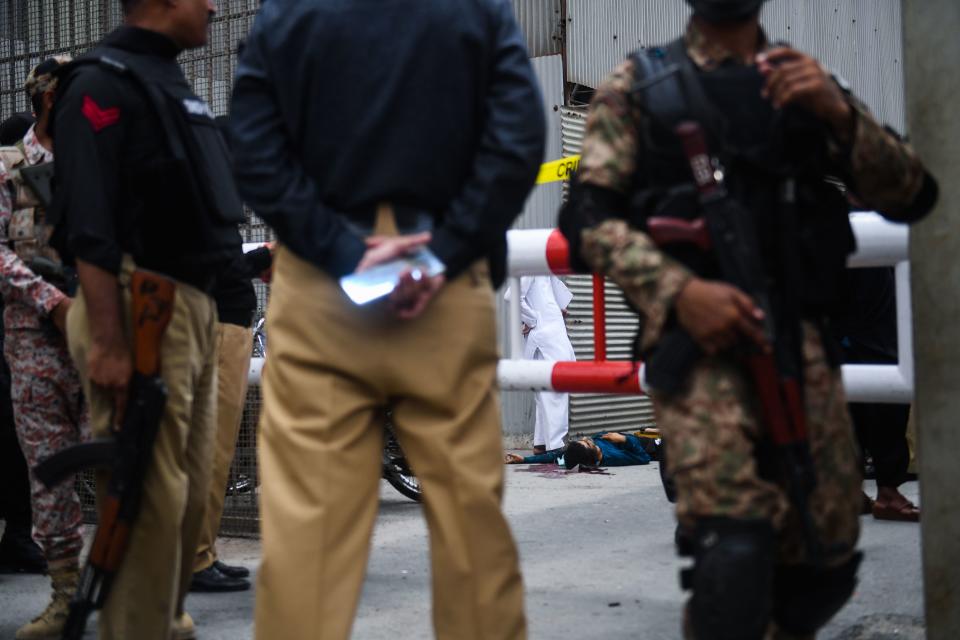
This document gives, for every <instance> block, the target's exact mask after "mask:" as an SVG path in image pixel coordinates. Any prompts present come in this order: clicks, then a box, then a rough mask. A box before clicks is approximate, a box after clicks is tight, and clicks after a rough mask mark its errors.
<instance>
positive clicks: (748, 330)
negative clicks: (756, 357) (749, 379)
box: [674, 278, 770, 355]
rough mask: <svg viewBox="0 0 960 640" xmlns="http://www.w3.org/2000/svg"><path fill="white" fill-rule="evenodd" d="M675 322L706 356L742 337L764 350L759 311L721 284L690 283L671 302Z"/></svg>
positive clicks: (765, 346)
mask: <svg viewBox="0 0 960 640" xmlns="http://www.w3.org/2000/svg"><path fill="white" fill-rule="evenodd" d="M674 308H675V309H676V311H677V319H678V320H679V321H680V324H681V325H682V326H683V328H684V329H686V330H687V332H688V333H689V334H690V336H691V337H692V338H693V339H694V340H695V341H696V342H697V344H699V345H700V347H701V348H702V349H703V350H704V351H705V352H706V353H707V354H709V355H714V354H716V353H718V352H720V351H723V350H725V349H729V348H730V347H733V346H734V345H736V344H737V342H739V341H740V339H741V338H742V337H745V338H747V339H748V340H750V341H751V342H753V343H755V344H756V345H757V346H759V347H760V348H762V349H764V350H769V349H770V345H769V343H768V342H767V339H766V337H765V336H764V333H763V311H762V310H761V309H760V308H759V307H757V305H755V304H754V303H753V300H751V299H750V296H748V295H747V294H745V293H743V292H742V291H740V290H739V289H737V288H736V287H734V286H731V285H729V284H726V283H725V282H712V281H708V280H701V279H700V278H693V279H691V280H690V281H689V282H688V283H687V284H686V285H685V286H684V287H683V289H682V290H681V291H680V294H679V295H678V296H677V299H676V301H675V302H674Z"/></svg>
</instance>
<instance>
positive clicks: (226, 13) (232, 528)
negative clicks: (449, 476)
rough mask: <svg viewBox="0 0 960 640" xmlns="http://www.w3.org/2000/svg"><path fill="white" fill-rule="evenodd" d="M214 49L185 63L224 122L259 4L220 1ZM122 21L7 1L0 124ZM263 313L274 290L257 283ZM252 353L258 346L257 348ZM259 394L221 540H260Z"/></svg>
mask: <svg viewBox="0 0 960 640" xmlns="http://www.w3.org/2000/svg"><path fill="white" fill-rule="evenodd" d="M217 5H218V9H219V11H218V13H217V15H216V17H215V18H214V19H213V24H212V25H211V31H210V42H209V44H208V45H207V46H206V47H204V48H202V49H197V50H195V51H190V52H187V53H184V54H183V56H182V57H181V59H180V62H181V64H182V65H183V68H184V71H185V72H186V75H187V78H188V79H189V80H190V81H191V82H192V83H193V87H194V90H195V91H196V92H197V94H198V95H200V96H201V97H202V98H204V99H205V100H207V102H208V103H209V104H210V106H211V108H212V109H213V111H214V113H216V114H217V115H221V114H225V113H226V112H227V108H228V105H229V101H230V89H231V86H232V84H233V71H234V68H235V66H236V56H237V46H238V44H239V42H240V41H241V40H242V39H243V38H244V36H245V35H246V34H247V32H248V31H249V30H250V26H251V24H252V22H253V18H254V16H255V15H256V12H257V10H258V9H259V7H260V0H219V1H218V3H217ZM121 19H122V15H121V11H120V2H119V1H118V0H6V2H5V4H4V5H3V8H2V9H0V120H2V119H5V118H7V117H9V116H11V115H13V114H14V113H17V112H21V111H28V110H29V109H30V107H29V103H28V100H27V96H26V94H25V93H24V91H23V84H24V81H25V80H26V77H27V74H29V73H30V70H31V69H32V68H33V67H34V66H36V65H37V64H39V63H40V62H42V61H43V60H45V59H46V58H48V57H50V56H52V55H54V54H60V53H70V54H72V55H74V56H77V55H80V54H82V53H84V52H85V51H87V50H89V49H91V48H92V47H93V46H94V45H96V43H97V42H99V41H100V40H101V39H102V38H103V36H104V35H106V34H107V33H108V32H109V31H110V30H111V29H113V28H114V27H116V26H117V25H119V24H120V22H121ZM242 234H243V236H244V240H245V241H247V242H263V241H267V240H270V239H271V234H270V230H269V229H268V228H267V227H266V225H264V224H263V223H262V221H260V220H259V219H257V218H256V217H255V216H252V215H251V216H249V217H248V222H247V224H245V225H244V226H243V228H242ZM255 286H256V288H257V296H258V298H259V301H260V309H259V310H258V317H259V316H260V315H261V314H262V313H263V310H264V308H265V304H266V298H267V293H268V288H267V287H266V286H265V285H263V284H261V283H257V284H256V285H255ZM251 348H252V345H251ZM259 413H260V390H259V388H253V389H251V390H250V393H249V395H248V397H247V403H246V407H245V409H244V412H243V423H242V425H241V427H240V437H239V441H238V443H237V453H236V456H235V458H234V461H233V467H232V469H231V471H230V481H229V485H228V489H227V498H226V506H225V509H224V514H223V521H222V525H221V532H222V533H224V534H229V535H245V536H255V535H257V532H258V513H257V500H256V490H255V487H256V482H257V480H256V479H257V469H256V423H257V419H258V416H259ZM77 483H78V490H79V494H80V497H81V500H82V501H83V505H84V511H85V514H86V516H87V518H88V519H90V520H92V519H94V518H95V517H96V513H95V509H94V500H95V492H94V489H93V486H94V483H93V476H92V474H86V475H84V476H83V477H81V478H79V479H78V481H77Z"/></svg>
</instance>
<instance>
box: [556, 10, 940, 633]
mask: <svg viewBox="0 0 960 640" xmlns="http://www.w3.org/2000/svg"><path fill="white" fill-rule="evenodd" d="M677 1H679V0H677ZM688 4H690V5H692V7H693V17H692V19H691V21H690V23H689V25H688V27H687V30H686V33H685V34H684V36H683V37H682V38H680V39H677V40H676V41H674V42H673V43H670V44H668V45H666V46H662V47H651V48H649V49H646V50H642V51H638V52H636V53H634V54H632V55H631V56H630V57H629V58H628V60H626V61H625V62H624V63H623V64H621V65H620V66H619V67H617V69H615V70H614V72H613V73H612V74H611V75H610V76H608V78H607V79H606V80H605V81H604V82H603V83H602V84H601V85H600V86H599V87H598V89H597V92H596V95H595V97H594V99H593V102H592V104H591V111H590V115H589V118H588V121H587V131H586V136H585V139H584V148H583V157H582V159H581V162H580V173H579V176H578V179H577V181H576V184H575V185H574V187H573V189H572V192H571V198H570V201H569V205H568V206H567V207H566V208H565V209H564V211H563V212H562V213H561V216H560V226H561V229H562V230H563V232H564V234H565V236H566V237H567V239H568V240H569V241H570V243H571V257H572V259H573V262H574V263H575V265H576V266H577V267H578V269H580V270H582V271H597V272H601V273H603V274H605V275H606V276H608V277H610V278H611V279H612V280H614V281H615V282H616V283H617V284H618V285H620V286H621V287H622V288H623V290H624V293H625V294H626V297H627V298H628V299H629V301H630V302H631V303H632V304H633V306H634V307H635V308H636V309H637V311H638V312H639V314H640V318H641V325H640V333H639V336H638V340H637V353H638V356H639V358H640V359H642V360H643V361H644V362H645V364H646V374H645V378H646V382H647V384H648V385H649V386H650V387H652V389H653V393H652V396H653V399H654V403H655V406H656V412H657V421H658V426H659V427H660V428H661V430H662V432H663V435H664V439H665V442H666V445H667V449H668V454H669V455H668V456H667V461H668V463H667V464H668V470H669V472H670V474H671V476H672V478H673V480H674V482H675V485H676V502H677V518H678V521H679V524H680V528H681V531H682V532H684V534H685V535H683V536H680V541H681V542H682V543H683V544H682V545H681V549H680V551H681V553H682V554H683V555H686V556H689V557H691V558H692V566H690V567H689V568H688V569H686V570H684V572H683V574H682V578H683V584H684V587H685V588H686V589H688V590H690V591H691V597H690V600H689V601H688V604H687V608H686V613H685V625H684V627H685V636H686V637H687V638H694V639H696V640H761V639H762V638H776V639H786V638H791V639H795V638H812V637H814V636H815V635H816V633H817V631H818V630H819V629H820V628H821V627H823V626H824V625H825V624H826V623H827V622H828V621H829V620H830V619H831V618H832V617H833V615H834V614H836V612H837V611H839V610H840V608H841V607H842V606H843V605H844V603H845V602H846V601H847V599H848V598H849V597H850V596H851V594H852V593H853V591H854V588H855V586H856V575H857V567H858V564H859V562H860V554H859V553H858V552H857V551H856V543H857V538H858V534H859V524H858V516H859V511H860V507H861V494H860V483H861V474H860V468H859V464H858V456H857V450H856V443H855V440H854V437H853V432H852V429H851V426H850V418H849V415H848V413H847V408H846V401H845V398H844V390H843V383H842V380H841V376H840V370H839V364H840V359H839V358H838V355H839V353H838V351H837V349H836V345H835V344H834V343H833V341H832V336H831V334H830V331H828V330H827V329H828V325H829V322H830V319H831V317H832V316H833V314H834V313H835V309H836V307H837V303H838V302H840V301H841V298H842V291H841V290H840V288H839V283H840V282H841V281H842V279H843V273H844V272H843V270H844V268H845V265H846V259H847V256H848V254H849V253H850V252H851V251H852V250H853V247H854V241H853V234H852V232H851V228H850V224H849V220H848V216H847V214H848V206H847V197H846V196H847V193H850V194H853V195H855V196H856V198H857V199H858V200H860V201H861V202H862V203H864V204H865V205H866V206H868V207H869V208H870V209H873V210H876V211H878V212H880V213H881V214H883V215H884V216H885V217H887V218H889V219H891V220H894V221H900V222H912V221H915V220H918V219H920V218H922V217H923V216H924V215H926V214H927V213H928V212H929V211H930V210H931V208H932V207H933V204H934V202H935V201H936V197H937V188H936V183H935V182H934V180H933V178H932V177H931V176H930V175H929V174H928V173H927V172H926V171H925V169H924V167H923V165H922V164H921V163H920V161H919V160H918V159H917V158H916V156H915V155H914V153H913V151H912V150H911V149H910V148H909V147H908V146H907V145H905V144H904V143H903V142H902V141H901V140H900V139H899V137H898V136H897V135H896V134H894V133H892V132H891V131H889V130H888V129H886V128H884V127H882V126H880V125H879V124H878V123H877V121H876V120H874V118H873V117H872V116H871V115H870V113H869V111H868V110H867V108H866V107H865V106H864V105H863V104H862V103H861V102H860V101H859V100H857V99H856V98H855V97H854V96H853V95H852V94H851V93H850V91H849V90H848V89H846V88H845V87H843V86H842V85H841V83H840V82H838V81H837V80H835V79H834V78H833V77H832V76H831V75H830V74H829V72H827V71H826V70H825V69H824V67H823V66H822V65H821V64H820V63H819V62H818V61H817V60H816V59H814V58H812V57H810V56H809V55H806V54H804V53H802V52H800V51H798V50H796V49H794V48H792V47H790V46H789V45H772V44H771V43H769V42H768V41H767V38H766V36H765V34H764V32H763V30H762V29H761V28H760V24H759V13H760V9H761V5H762V4H763V0H688Z"/></svg>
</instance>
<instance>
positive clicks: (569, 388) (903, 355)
mask: <svg viewBox="0 0 960 640" xmlns="http://www.w3.org/2000/svg"><path fill="white" fill-rule="evenodd" d="M850 222H851V223H852V225H853V231H854V235H855V236H856V238H857V251H856V253H855V254H854V255H853V256H851V257H850V260H849V262H848V264H849V266H851V267H877V266H889V265H896V267H897V268H896V276H897V277H896V283H897V332H898V338H899V349H900V352H899V364H897V365H846V366H844V367H843V380H844V385H845V387H846V390H847V398H848V399H849V400H851V401H853V402H895V403H906V402H910V401H911V399H912V397H913V331H912V318H911V313H910V276H909V274H910V267H909V263H908V262H907V260H908V259H909V255H908V240H909V231H908V229H907V227H906V226H904V225H898V224H894V223H891V222H887V221H886V220H884V219H883V218H882V217H881V216H879V215H877V214H875V213H854V214H851V215H850ZM507 242H508V246H509V250H508V273H509V274H510V276H511V277H512V278H513V279H512V280H511V283H512V286H513V287H514V289H513V290H514V291H516V292H517V294H516V295H513V296H511V301H510V317H509V323H510V326H509V328H508V331H509V336H510V340H509V345H510V359H508V360H501V361H500V365H499V368H498V379H499V383H500V388H501V389H505V390H527V391H551V390H552V391H563V392H571V393H640V392H641V381H642V379H643V374H642V368H641V370H640V372H637V371H635V365H634V363H631V362H610V361H606V360H605V359H606V336H605V333H606V322H605V318H604V314H603V311H604V308H605V304H604V303H605V300H604V297H605V296H604V290H603V280H602V278H599V279H595V283H597V282H599V284H595V287H594V292H595V295H594V324H595V328H596V329H597V331H596V332H595V336H594V351H595V354H596V359H597V361H594V362H549V361H536V360H523V359H521V358H522V355H523V336H522V335H521V333H520V296H519V290H520V285H519V277H520V276H536V275H549V274H555V275H565V274H569V273H571V270H570V250H569V246H568V245H567V242H566V240H565V239H564V237H563V236H562V235H561V234H560V232H559V231H558V230H556V229H535V230H520V231H510V232H509V233H508V234H507ZM258 246H261V245H259V244H253V245H245V246H244V249H245V250H250V249H253V248H256V247H258ZM261 369H262V360H259V359H254V362H253V363H252V365H251V371H250V382H251V384H257V383H259V381H260V371H261Z"/></svg>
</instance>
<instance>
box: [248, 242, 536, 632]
mask: <svg viewBox="0 0 960 640" xmlns="http://www.w3.org/2000/svg"><path fill="white" fill-rule="evenodd" d="M273 273H274V275H273V284H272V287H271V297H270V307H269V312H268V314H267V325H268V327H267V333H268V335H269V336H270V346H269V356H268V357H269V361H268V364H267V366H266V369H265V378H264V386H263V394H264V411H263V414H262V418H261V423H260V441H259V447H258V449H259V456H260V458H259V460H260V471H261V481H262V493H261V513H262V541H263V563H262V565H261V568H260V572H259V574H258V584H257V603H256V637H257V638H258V640H301V639H302V640H307V639H309V640H331V639H345V638H348V637H349V635H350V629H351V626H352V623H353V618H354V615H355V612H356V608H357V601H358V599H359V596H360V591H361V587H362V584H363V580H364V574H365V571H366V565H367V559H368V555H369V547H370V537H371V532H372V528H373V524H374V520H375V519H376V515H377V507H378V490H379V486H380V465H381V451H382V447H383V424H384V416H383V409H384V407H386V406H388V405H389V406H391V407H392V408H393V417H394V420H395V423H396V428H397V432H398V436H399V439H400V443H401V446H402V447H403V449H404V451H405V452H406V454H407V457H408V460H409V461H410V463H411V466H412V468H413V470H414V472H415V473H416V475H417V477H418V478H419V479H420V482H421V483H422V485H423V490H424V513H425V515H426V518H427V525H428V527H429V530H430V557H431V562H432V577H433V623H434V628H435V631H436V635H437V637H438V638H441V639H447V640H454V639H456V640H471V639H485V640H486V639H511V640H512V639H517V638H525V637H526V625H525V620H524V614H523V585H522V581H521V578H520V572H519V568H518V560H517V551H516V547H515V545H514V541H513V538H512V536H511V533H510V529H509V527H508V525H507V522H506V519H505V518H504V516H503V513H502V511H501V508H500V506H501V498H502V494H503V460H502V448H501V446H502V445H501V433H500V419H499V412H500V409H499V400H498V393H497V389H496V367H497V349H496V329H495V326H494V301H493V292H492V290H491V287H490V282H489V277H488V276H487V275H486V273H485V271H483V270H481V269H480V268H479V267H477V268H475V269H473V270H472V271H471V272H470V273H468V274H465V275H463V276H462V277H459V278H457V279H456V280H454V281H453V282H450V283H448V284H447V285H446V286H445V287H444V289H443V290H442V291H441V292H440V294H439V295H438V296H437V297H436V299H435V300H433V302H432V303H431V305H430V306H429V307H428V309H427V310H426V312H425V313H424V315H423V316H421V317H419V318H417V319H416V320H414V321H411V322H400V321H398V320H396V319H394V318H392V317H391V316H390V315H389V313H388V312H387V311H386V310H385V309H384V308H383V307H382V306H378V305H377V304H376V303H374V304H372V305H368V306H364V307H358V306H355V305H354V304H353V303H351V302H350V301H349V300H348V299H347V298H346V297H345V296H344V295H343V294H342V293H341V291H340V288H339V286H338V285H337V283H336V282H335V281H334V280H333V279H331V278H330V277H328V276H327V275H325V274H324V273H322V272H320V271H319V270H317V269H316V268H314V267H313V266H312V265H310V264H308V263H307V262H305V261H303V260H301V259H299V258H298V257H296V256H294V255H293V254H292V253H291V252H290V251H288V250H286V249H285V248H282V247H281V248H280V249H279V251H278V252H277V258H276V262H275V266H274V272H273ZM397 586H398V588H399V586H400V583H399V582H398V583H397Z"/></svg>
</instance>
